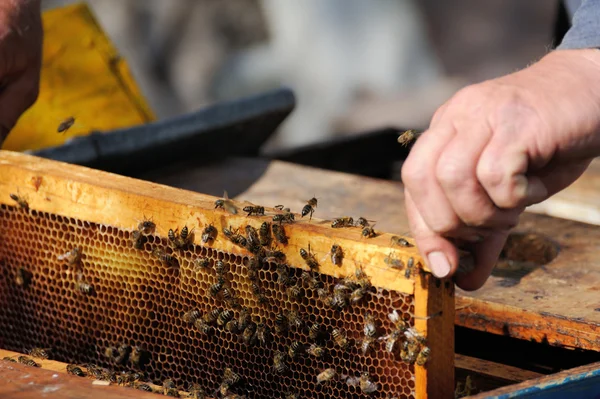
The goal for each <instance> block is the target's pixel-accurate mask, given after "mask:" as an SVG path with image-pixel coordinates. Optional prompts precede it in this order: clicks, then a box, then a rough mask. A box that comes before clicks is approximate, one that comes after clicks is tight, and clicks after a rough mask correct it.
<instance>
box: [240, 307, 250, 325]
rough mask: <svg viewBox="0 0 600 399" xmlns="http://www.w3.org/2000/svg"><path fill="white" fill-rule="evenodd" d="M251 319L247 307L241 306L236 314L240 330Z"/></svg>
mask: <svg viewBox="0 0 600 399" xmlns="http://www.w3.org/2000/svg"><path fill="white" fill-rule="evenodd" d="M251 321H252V320H251V316H250V310H249V309H248V308H247V307H243V308H242V309H241V310H240V313H239V315H238V327H239V328H240V330H244V329H246V327H248V325H249V324H250V322H251Z"/></svg>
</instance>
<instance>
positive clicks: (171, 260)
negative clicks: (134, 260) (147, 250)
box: [152, 247, 176, 266]
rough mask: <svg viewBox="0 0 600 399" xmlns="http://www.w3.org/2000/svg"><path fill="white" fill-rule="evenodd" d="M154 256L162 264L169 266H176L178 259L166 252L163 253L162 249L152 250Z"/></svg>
mask: <svg viewBox="0 0 600 399" xmlns="http://www.w3.org/2000/svg"><path fill="white" fill-rule="evenodd" d="M152 255H154V257H155V258H156V259H158V260H159V261H161V262H162V263H164V264H165V265H167V266H174V265H175V262H176V259H175V257H174V256H173V255H169V254H168V253H166V252H165V251H163V250H162V249H160V248H158V247H157V248H154V249H153V250H152Z"/></svg>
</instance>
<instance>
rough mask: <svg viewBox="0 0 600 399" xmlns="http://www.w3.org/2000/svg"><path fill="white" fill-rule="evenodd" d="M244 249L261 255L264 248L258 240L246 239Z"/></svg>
mask: <svg viewBox="0 0 600 399" xmlns="http://www.w3.org/2000/svg"><path fill="white" fill-rule="evenodd" d="M246 249H247V250H248V251H250V253H252V254H254V255H257V256H261V255H262V254H263V253H264V249H263V247H262V246H261V245H260V241H250V240H246Z"/></svg>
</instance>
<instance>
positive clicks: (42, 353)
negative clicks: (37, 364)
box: [29, 348, 50, 359]
mask: <svg viewBox="0 0 600 399" xmlns="http://www.w3.org/2000/svg"><path fill="white" fill-rule="evenodd" d="M49 351H50V349H49V348H46V349H44V348H33V349H31V350H30V351H29V355H30V356H33V357H37V358H38V359H48V357H49V356H48V352H49Z"/></svg>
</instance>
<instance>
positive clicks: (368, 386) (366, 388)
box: [359, 372, 379, 394]
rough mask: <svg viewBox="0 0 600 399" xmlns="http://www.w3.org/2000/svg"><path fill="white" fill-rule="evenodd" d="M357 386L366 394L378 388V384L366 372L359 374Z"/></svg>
mask: <svg viewBox="0 0 600 399" xmlns="http://www.w3.org/2000/svg"><path fill="white" fill-rule="evenodd" d="M359 386H360V390H361V391H362V392H363V393H366V394H371V393H375V392H377V390H378V389H379V386H378V385H377V384H376V383H374V382H373V381H371V376H370V375H369V373H367V372H364V373H362V374H361V375H360V379H359Z"/></svg>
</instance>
